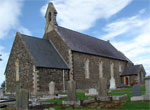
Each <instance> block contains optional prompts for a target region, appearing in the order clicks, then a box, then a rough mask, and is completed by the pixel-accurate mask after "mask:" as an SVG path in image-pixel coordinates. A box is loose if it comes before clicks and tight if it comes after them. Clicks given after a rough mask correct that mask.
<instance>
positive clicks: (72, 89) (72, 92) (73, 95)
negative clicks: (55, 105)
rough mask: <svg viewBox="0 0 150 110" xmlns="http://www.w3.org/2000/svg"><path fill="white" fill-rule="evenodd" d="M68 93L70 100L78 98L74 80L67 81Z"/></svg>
mask: <svg viewBox="0 0 150 110" xmlns="http://www.w3.org/2000/svg"><path fill="white" fill-rule="evenodd" d="M67 95H68V100H69V101H75V100H76V83H75V81H74V80H70V81H68V82H67Z"/></svg>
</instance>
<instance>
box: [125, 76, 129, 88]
mask: <svg viewBox="0 0 150 110" xmlns="http://www.w3.org/2000/svg"><path fill="white" fill-rule="evenodd" d="M128 83H129V79H128V77H126V85H127V86H128Z"/></svg>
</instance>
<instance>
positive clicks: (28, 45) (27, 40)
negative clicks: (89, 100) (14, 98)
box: [5, 3, 146, 93]
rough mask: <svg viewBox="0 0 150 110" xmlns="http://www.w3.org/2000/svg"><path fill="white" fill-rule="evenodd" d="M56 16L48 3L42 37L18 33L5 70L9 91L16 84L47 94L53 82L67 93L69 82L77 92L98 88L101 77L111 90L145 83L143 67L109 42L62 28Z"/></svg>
mask: <svg viewBox="0 0 150 110" xmlns="http://www.w3.org/2000/svg"><path fill="white" fill-rule="evenodd" d="M56 15H57V11H56V9H55V7H54V6H53V4H52V3H49V6H48V8H47V11H46V15H45V19H46V26H45V33H44V36H43V38H37V37H33V36H28V35H24V34H21V33H19V32H17V34H16V37H15V40H14V43H13V46H12V49H11V53H10V56H9V60H8V63H7V67H6V71H5V76H6V92H8V93H14V92H15V88H16V82H21V83H22V84H23V87H24V88H27V89H28V90H29V91H30V92H31V93H44V92H47V91H48V89H49V88H48V85H49V83H50V82H51V81H53V82H55V85H56V91H62V90H65V89H66V82H67V81H69V80H74V81H75V82H76V89H77V90H87V89H90V88H96V89H97V88H98V83H97V82H98V81H99V79H100V78H102V77H105V78H106V79H107V87H108V88H109V89H115V88H117V87H120V86H121V85H122V84H125V85H128V86H130V83H131V82H132V81H134V80H135V81H138V82H139V83H141V82H142V81H143V78H144V76H145V74H146V73H145V71H144V68H143V66H142V65H138V66H137V65H134V64H133V63H132V62H131V61H130V60H129V59H128V58H127V57H126V56H125V55H124V54H123V53H121V52H120V51H118V50H117V49H116V48H115V47H114V46H113V45H112V44H111V43H110V42H109V41H104V40H100V39H97V38H95V37H91V36H88V35H85V34H83V33H79V32H76V31H73V30H70V29H67V28H65V27H61V26H59V25H58V24H57V21H56Z"/></svg>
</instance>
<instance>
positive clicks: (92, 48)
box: [58, 26, 128, 61]
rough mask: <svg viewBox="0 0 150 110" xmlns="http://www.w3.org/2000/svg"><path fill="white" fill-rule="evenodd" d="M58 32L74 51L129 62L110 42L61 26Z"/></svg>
mask: <svg viewBox="0 0 150 110" xmlns="http://www.w3.org/2000/svg"><path fill="white" fill-rule="evenodd" d="M58 32H59V33H60V34H61V37H63V39H64V40H65V41H66V43H67V44H68V45H69V46H70V48H71V49H72V50H73V51H77V52H83V53H87V54H92V55H98V56H102V57H108V58H112V59H119V60H124V61H128V60H127V59H126V58H125V57H124V56H123V55H122V54H121V53H120V52H119V51H118V50H117V49H116V48H114V47H113V46H112V45H111V43H109V42H108V41H103V40H100V39H97V38H94V37H91V36H88V35H85V34H82V33H79V32H76V31H73V30H70V29H66V28H64V27H60V26H58Z"/></svg>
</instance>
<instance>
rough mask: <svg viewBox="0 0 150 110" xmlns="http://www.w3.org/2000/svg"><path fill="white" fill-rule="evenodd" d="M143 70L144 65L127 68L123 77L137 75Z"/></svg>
mask: <svg viewBox="0 0 150 110" xmlns="http://www.w3.org/2000/svg"><path fill="white" fill-rule="evenodd" d="M141 69H142V65H134V66H130V67H126V68H125V69H124V71H123V73H122V75H121V76H128V75H137V74H138V73H139V72H140V71H141Z"/></svg>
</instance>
